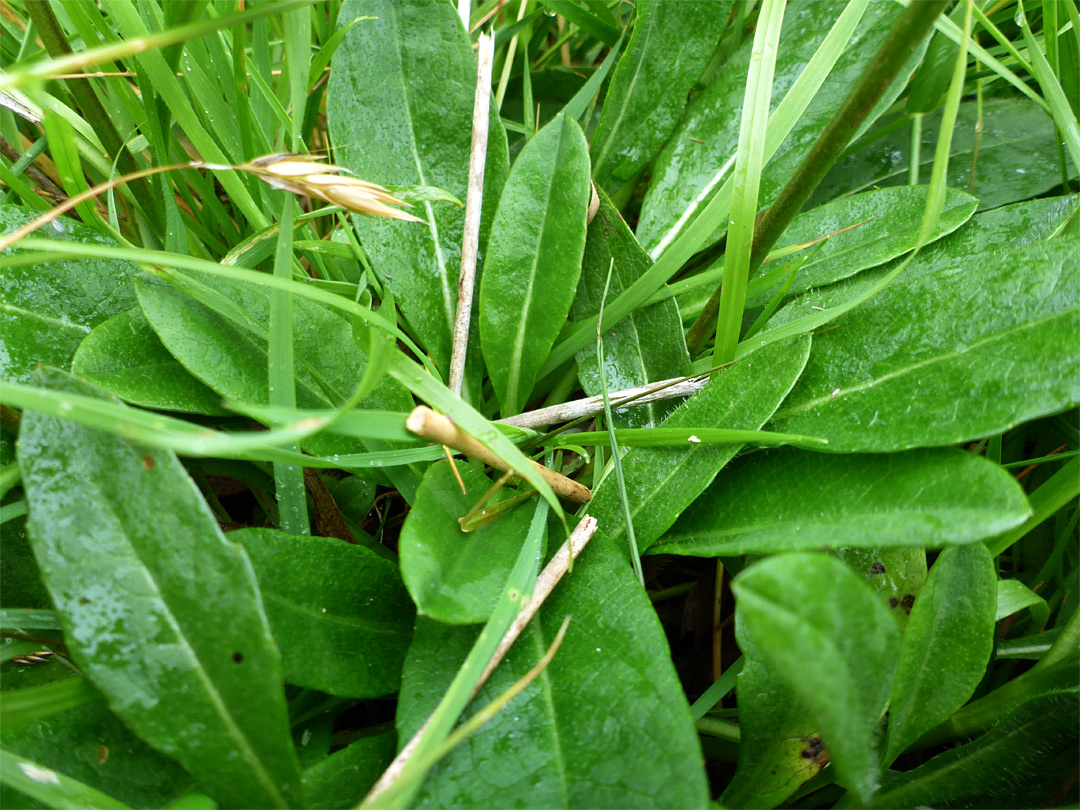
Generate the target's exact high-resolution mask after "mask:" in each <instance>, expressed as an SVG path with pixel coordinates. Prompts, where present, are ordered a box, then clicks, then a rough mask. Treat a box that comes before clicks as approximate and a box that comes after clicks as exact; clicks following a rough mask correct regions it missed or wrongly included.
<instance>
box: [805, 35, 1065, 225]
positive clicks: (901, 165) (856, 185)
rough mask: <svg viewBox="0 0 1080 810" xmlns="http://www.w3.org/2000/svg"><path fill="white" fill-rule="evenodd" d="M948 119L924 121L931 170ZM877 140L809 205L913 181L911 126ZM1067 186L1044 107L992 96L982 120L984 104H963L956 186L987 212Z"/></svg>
mask: <svg viewBox="0 0 1080 810" xmlns="http://www.w3.org/2000/svg"><path fill="white" fill-rule="evenodd" d="M953 55H954V56H955V51H954V54H953ZM940 121H941V111H940V110H939V111H938V112H935V113H931V114H929V115H927V116H926V117H925V118H924V119H923V125H922V148H921V150H920V156H921V160H922V166H923V172H924V173H925V171H926V167H927V166H928V165H929V164H930V163H931V162H932V161H933V155H934V145H935V144H936V143H937V137H938V129H939V128H940V126H939V124H940ZM882 123H883V125H886V124H887V123H890V122H882ZM976 127H979V134H978V135H976ZM873 135H874V132H871V133H869V135H868V136H867V139H866V141H867V142H866V145H865V147H864V148H862V149H859V150H856V151H853V152H852V153H851V154H850V155H848V156H847V157H843V158H841V159H840V160H839V161H837V163H836V165H835V166H834V167H833V168H832V169H831V170H830V172H829V173H828V174H827V175H825V179H824V180H822V181H821V185H819V186H818V188H817V190H816V191H815V192H814V195H813V197H811V199H810V203H809V205H811V206H813V205H817V204H820V203H822V202H824V201H825V200H831V199H834V198H836V197H838V196H840V195H843V194H851V193H854V192H856V191H862V190H864V189H868V188H871V187H881V186H895V185H903V184H905V183H907V181H908V170H909V168H910V166H911V136H910V129H909V128H908V127H901V128H900V129H897V130H896V131H895V132H892V133H891V134H887V135H884V137H881V138H877V139H873ZM976 143H978V156H977V158H976V159H975V160H974V165H975V170H974V171H975V180H974V183H972V163H973V160H972V159H973V157H974V152H975V148H976ZM1074 171H1075V170H1074ZM1074 176H1075V175H1074ZM1060 183H1061V170H1060V168H1059V166H1058V161H1057V149H1056V147H1055V135H1054V123H1053V121H1051V120H1050V118H1049V117H1048V116H1047V115H1046V113H1044V112H1043V111H1042V110H1040V109H1039V108H1038V106H1036V105H1035V104H1034V103H1032V102H1031V101H1028V100H1027V99H1022V98H995V99H988V100H987V101H985V102H983V104H982V116H981V118H980V116H979V105H978V104H977V103H976V102H974V101H966V102H964V103H962V104H961V105H960V111H959V113H958V115H957V119H956V128H955V130H954V134H953V142H952V148H951V150H950V153H949V173H948V185H949V186H951V187H952V188H962V189H965V190H967V191H968V192H969V193H971V194H974V195H975V196H976V197H978V198H979V207H980V209H982V210H985V209H987V208H996V207H997V206H999V205H1005V204H1007V203H1012V202H1017V201H1019V200H1025V199H1027V198H1029V197H1034V196H1036V195H1039V194H1043V193H1045V192H1046V191H1049V190H1050V189H1051V188H1053V187H1054V186H1056V185H1059V184H1060Z"/></svg>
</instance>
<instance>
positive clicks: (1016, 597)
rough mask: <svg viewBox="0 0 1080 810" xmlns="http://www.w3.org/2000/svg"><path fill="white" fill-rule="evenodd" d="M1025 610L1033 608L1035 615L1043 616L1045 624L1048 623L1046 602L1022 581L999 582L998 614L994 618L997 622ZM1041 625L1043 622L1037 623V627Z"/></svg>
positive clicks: (1007, 580)
mask: <svg viewBox="0 0 1080 810" xmlns="http://www.w3.org/2000/svg"><path fill="white" fill-rule="evenodd" d="M1024 608H1032V613H1033V614H1036V615H1038V614H1042V615H1043V617H1044V618H1043V621H1044V622H1045V621H1046V619H1045V617H1046V616H1048V615H1049V613H1050V611H1049V609H1048V607H1047V605H1046V600H1045V599H1043V598H1042V597H1041V596H1039V595H1038V594H1037V593H1035V592H1034V591H1033V590H1031V588H1029V587H1028V586H1027V585H1025V584H1024V583H1023V582H1021V581H1020V580H1018V579H1002V580H999V581H998V584H997V612H996V614H995V616H994V618H995V620H997V621H1001V620H1002V619H1004V618H1006V617H1008V616H1012V615H1013V614H1014V613H1016V612H1018V611H1021V610H1023V609H1024ZM1041 623H1042V622H1038V621H1036V625H1038V624H1041Z"/></svg>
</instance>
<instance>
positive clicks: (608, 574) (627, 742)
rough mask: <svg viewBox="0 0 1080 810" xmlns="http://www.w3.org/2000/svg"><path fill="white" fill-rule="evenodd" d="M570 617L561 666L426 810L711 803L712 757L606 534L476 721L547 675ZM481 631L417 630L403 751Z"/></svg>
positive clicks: (428, 625)
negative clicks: (543, 661) (511, 690)
mask: <svg viewBox="0 0 1080 810" xmlns="http://www.w3.org/2000/svg"><path fill="white" fill-rule="evenodd" d="M567 615H572V616H573V618H572V620H571V622H570V626H569V629H568V630H567V633H566V638H565V640H564V641H563V644H562V646H561V647H560V648H559V651H558V653H557V654H556V655H555V658H554V659H553V660H552V662H551V664H550V665H549V666H548V667H547V669H545V670H544V671H543V672H542V673H541V674H540V676H539V677H538V678H537V679H536V681H534V682H533V683H532V684H531V685H530V686H529V687H528V688H527V689H526V690H525V692H523V693H522V694H521V695H519V696H518V697H517V698H515V699H514V700H513V701H512V702H511V703H510V704H509V705H508V706H507V707H506V708H505V709H504V710H503V711H502V712H500V713H499V714H498V715H496V716H495V718H494V719H492V720H491V721H490V722H489V723H488V724H487V725H485V726H484V727H483V728H482V729H481V730H480V731H479V732H478V733H477V734H476V735H475V736H474V737H472V738H471V739H470V740H469V742H468V743H467V744H465V745H462V746H460V747H459V748H457V749H455V750H454V751H453V752H451V753H450V754H449V755H448V756H447V757H446V758H445V759H444V760H442V761H441V762H440V763H439V764H438V765H436V766H435V767H434V768H433V769H432V770H431V773H430V775H429V777H428V779H427V781H426V782H425V784H424V788H423V791H422V793H421V795H420V798H419V800H418V804H417V806H419V807H446V806H454V807H464V808H485V807H525V808H529V807H535V808H544V807H564V808H592V807H700V806H704V805H705V804H706V802H707V801H708V794H707V786H706V782H705V774H704V769H703V767H702V763H701V750H700V746H699V744H698V741H697V738H696V735H695V733H694V728H693V723H692V721H691V718H690V712H689V706H688V705H687V703H686V698H685V697H684V695H683V692H682V688H681V687H680V686H679V683H678V679H677V678H676V676H675V671H674V669H673V667H672V665H671V661H670V652H669V650H668V648H667V643H666V641H665V639H664V634H663V630H662V629H661V627H660V624H659V622H658V621H657V618H656V613H655V611H654V610H653V609H652V607H651V606H650V605H649V602H648V599H647V598H646V596H645V593H644V591H643V590H642V589H641V586H640V585H639V584H638V582H637V580H636V579H635V578H634V575H633V573H632V572H631V570H630V566H628V565H626V562H625V557H624V552H623V551H622V550H620V549H619V548H618V546H617V545H616V544H614V543H612V542H611V541H610V540H608V539H607V538H606V537H603V536H602V535H600V534H597V535H596V536H595V537H594V538H593V540H592V541H591V543H590V544H589V546H588V547H587V548H586V549H585V551H584V552H583V553H582V555H581V557H580V558H579V559H578V561H577V562H576V563H575V564H574V571H573V573H572V574H569V575H567V576H566V577H565V578H564V579H563V581H562V582H561V583H560V584H559V585H558V587H557V588H556V589H555V591H554V593H553V594H552V596H551V597H549V598H548V600H547V601H546V602H545V604H544V606H543V607H542V608H541V609H540V612H539V614H538V616H537V617H536V618H535V619H533V621H532V623H531V624H530V625H529V626H528V627H527V628H526V629H525V632H524V633H523V634H522V636H521V638H520V639H518V641H517V643H516V644H515V645H514V646H513V647H511V648H510V652H509V653H508V655H507V657H506V659H505V660H504V661H503V663H502V664H500V666H499V667H498V669H496V670H495V672H494V673H493V674H492V676H491V679H490V680H489V681H488V682H487V684H485V686H484V687H483V688H482V689H481V690H480V692H479V693H478V694H477V697H476V698H475V700H474V701H473V704H472V706H473V709H472V710H470V713H471V711H474V710H475V709H476V708H477V707H480V706H483V705H486V704H487V703H488V702H489V701H490V700H491V699H492V698H494V697H495V696H496V695H498V694H500V693H501V692H503V691H504V690H505V689H507V688H508V687H509V686H510V685H511V684H512V683H514V682H515V681H516V680H517V679H518V678H520V677H522V676H523V675H524V674H525V672H527V671H528V670H529V669H530V668H531V667H532V666H533V665H534V664H536V662H537V661H538V660H539V658H540V657H541V656H542V655H543V653H544V651H545V650H546V649H547V646H548V644H549V643H550V641H551V638H552V637H553V635H554V633H555V632H556V630H557V629H558V627H559V625H560V624H562V620H563V618H564V617H566V616H567ZM478 631H479V628H468V627H448V626H446V625H440V624H437V623H436V622H433V621H429V620H421V621H419V622H418V623H417V632H416V637H415V639H414V641H413V646H412V648H411V649H410V651H409V659H408V661H407V662H406V666H405V675H404V679H403V682H402V692H401V699H400V702H399V704H398V718H397V723H398V732H399V738H400V739H402V740H405V739H408V737H409V736H410V735H411V734H412V733H413V732H414V731H415V730H416V729H417V728H418V727H419V726H420V724H421V723H423V721H424V720H425V719H426V718H427V716H428V714H429V713H430V712H431V710H432V708H434V706H435V705H436V703H438V701H439V699H440V697H441V695H442V693H443V691H444V690H445V688H446V685H447V684H448V683H450V681H451V680H452V679H453V677H454V674H455V672H456V671H457V668H458V666H459V665H460V663H461V661H462V660H464V658H465V656H466V654H467V653H468V650H469V648H470V647H471V646H472V644H473V641H474V640H475V638H476V635H477V633H478ZM583 672H587V673H588V674H587V675H586V676H584V677H583V676H582V673H583Z"/></svg>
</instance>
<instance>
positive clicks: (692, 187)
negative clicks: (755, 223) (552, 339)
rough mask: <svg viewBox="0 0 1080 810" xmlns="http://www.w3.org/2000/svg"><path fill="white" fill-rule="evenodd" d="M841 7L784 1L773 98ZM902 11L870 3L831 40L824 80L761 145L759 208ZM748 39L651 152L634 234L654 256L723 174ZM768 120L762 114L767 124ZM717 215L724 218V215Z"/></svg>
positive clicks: (895, 88) (737, 120)
mask: <svg viewBox="0 0 1080 810" xmlns="http://www.w3.org/2000/svg"><path fill="white" fill-rule="evenodd" d="M842 11H843V8H842V7H841V6H840V5H839V4H838V3H836V2H835V0H811V1H810V2H798V3H789V4H788V6H787V9H786V10H785V12H784V23H783V28H782V31H781V34H780V47H779V51H778V53H777V58H776V67H775V73H774V78H773V106H775V105H776V103H777V102H779V101H780V99H781V98H783V96H784V95H785V93H786V92H787V90H788V88H790V87H791V86H792V83H793V82H795V81H796V79H797V77H798V76H799V74H800V73H802V72H803V69H804V68H805V67H806V65H807V63H808V62H809V61H810V59H811V57H813V55H814V53H815V51H816V50H817V49H818V47H819V45H821V43H822V42H823V41H824V40H825V37H826V35H827V34H828V32H829V29H830V27H831V26H832V25H833V23H834V21H836V20H837V18H838V17H839V15H840V13H841V12H842ZM902 11H903V9H902V8H901V7H900V6H899V5H894V4H880V3H871V4H869V7H868V8H867V9H866V11H865V12H864V13H863V14H862V19H861V21H860V22H859V24H858V26H857V27H856V29H855V32H854V34H852V36H851V38H850V40H848V41H847V43H846V48H845V45H844V41H843V40H842V41H841V42H840V43H837V49H838V50H840V49H842V50H843V53H841V54H840V55H839V58H837V59H836V62H835V65H834V66H833V68H832V70H831V72H830V73H829V76H828V79H827V81H825V82H824V83H823V84H822V85H821V87H820V89H818V90H817V92H816V93H815V94H814V95H813V102H812V103H811V104H810V105H809V107H808V108H807V109H806V111H805V112H804V113H803V114H802V115H801V116H800V117H799V118H798V121H797V122H796V123H795V124H794V126H793V127H792V129H791V131H790V134H789V135H788V136H787V137H786V138H785V139H784V141H783V143H782V144H780V146H779V148H778V149H777V151H776V153H775V154H774V155H772V156H771V157H769V153H768V151H766V153H765V154H766V159H767V164H766V166H765V169H764V171H763V173H762V176H761V191H760V196H759V200H758V203H759V208H766V207H768V206H769V205H770V204H771V203H772V201H773V200H774V199H775V198H776V196H777V195H778V194H779V192H780V190H781V189H782V188H783V186H784V184H785V183H786V182H787V180H788V178H789V177H790V176H791V174H792V172H793V171H794V169H795V167H796V166H798V165H799V163H800V161H801V160H802V158H803V157H804V156H805V154H806V152H807V151H808V150H809V148H810V146H811V145H812V144H813V143H814V141H815V140H817V137H818V135H819V134H820V133H821V131H822V129H824V127H825V125H826V124H827V123H828V122H829V120H830V119H831V118H832V116H833V114H834V113H835V112H836V110H837V109H838V108H839V107H840V104H841V103H842V102H843V100H844V98H845V97H846V96H847V94H848V91H849V89H850V88H851V86H852V85H853V84H854V83H855V80H856V79H857V78H858V77H859V75H860V74H861V72H862V70H863V68H864V67H865V66H866V65H867V64H869V62H870V59H871V57H872V56H873V54H874V53H875V52H876V51H877V48H878V45H880V43H881V41H882V40H884V38H885V35H886V34H887V33H888V31H889V29H890V28H891V26H892V23H893V21H894V20H895V19H896V18H897V17H898V16H899V15H900V13H901V12H902ZM751 45H752V43H751V42H750V41H747V42H746V43H744V44H743V46H742V48H740V50H739V51H737V52H736V53H735V54H734V55H733V56H732V57H731V60H730V61H729V62H728V63H727V64H726V65H724V67H723V68H722V69H721V72H720V73H719V74H718V75H717V76H716V78H714V79H713V81H712V82H711V83H710V84H709V86H708V87H706V88H705V90H704V91H703V92H702V93H701V95H700V96H699V97H698V98H696V99H694V100H693V101H692V102H691V103H690V105H689V106H688V107H687V110H686V113H685V115H684V116H683V118H682V120H681V121H680V123H679V126H678V128H676V130H675V132H674V133H673V134H672V136H671V139H670V140H669V141H668V143H667V145H666V146H665V147H664V149H663V151H662V152H661V153H660V156H659V157H658V158H657V160H656V164H655V166H654V168H653V176H652V177H653V179H652V183H651V185H650V187H649V190H648V192H647V193H646V195H645V200H644V202H643V203H642V208H641V219H640V221H639V222H638V226H637V234H638V239H640V240H641V244H642V245H644V246H645V248H646V249H647V250H648V251H649V253H650V254H651V255H652V256H653V257H654V258H655V257H656V256H658V255H659V253H660V252H661V251H662V250H664V249H665V248H666V246H667V245H669V244H671V243H672V242H673V240H674V238H675V236H676V235H677V234H678V233H681V232H683V230H684V228H685V227H686V225H688V224H689V223H690V222H692V221H693V219H694V217H695V216H697V215H698V214H699V213H700V212H701V211H702V210H703V209H704V208H705V206H706V205H707V204H708V203H709V201H710V200H712V198H713V197H714V196H715V194H716V192H717V190H718V189H719V188H720V186H721V181H722V180H723V179H725V177H726V174H727V173H725V172H724V171H723V169H722V167H725V168H726V167H727V166H728V161H729V159H730V158H731V157H732V156H733V155H734V154H735V150H736V146H737V144H738V133H739V127H740V124H741V114H740V110H741V109H742V99H743V91H744V88H745V86H746V77H747V72H748V68H749V64H750V51H751ZM919 55H920V54H918V53H917V54H916V56H919ZM912 64H913V65H914V60H913V62H912ZM902 90H903V83H902V82H894V83H893V85H892V87H891V88H890V89H889V90H888V91H886V93H885V96H884V97H883V98H882V99H881V101H880V102H879V103H878V104H877V105H876V106H875V107H874V109H873V110H872V111H870V113H869V114H868V115H867V117H866V119H865V123H864V124H863V127H864V128H865V127H867V126H869V124H870V123H871V122H873V121H874V120H875V119H877V117H878V116H879V115H881V113H882V112H883V111H884V110H885V109H886V108H887V107H888V106H889V105H890V104H891V103H892V102H893V100H894V99H895V98H896V97H897V96H898V95H899V94H900V93H901V92H902ZM776 123H777V122H773V121H770V124H772V125H776ZM723 221H724V222H725V223H726V221H727V218H726V217H725V218H724V219H723ZM724 228H726V224H725V226H724V227H722V228H720V229H719V231H717V232H716V233H714V234H713V235H712V236H711V237H710V238H709V239H708V241H707V244H712V243H714V242H716V241H717V240H718V239H719V238H720V237H721V236H722V235H723V233H724ZM704 246H705V245H702V247H704Z"/></svg>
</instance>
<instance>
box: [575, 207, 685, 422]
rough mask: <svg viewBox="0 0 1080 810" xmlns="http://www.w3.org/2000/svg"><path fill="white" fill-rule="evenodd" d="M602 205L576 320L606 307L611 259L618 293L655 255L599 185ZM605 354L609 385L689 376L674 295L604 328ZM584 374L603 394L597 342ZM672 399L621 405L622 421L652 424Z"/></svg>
mask: <svg viewBox="0 0 1080 810" xmlns="http://www.w3.org/2000/svg"><path fill="white" fill-rule="evenodd" d="M597 193H598V196H599V197H600V208H599V209H598V210H597V212H596V216H595V217H593V221H592V222H590V223H589V229H588V234H587V236H586V239H585V258H584V260H583V261H582V263H581V281H580V282H579V283H578V289H577V296H576V297H575V298H574V305H573V307H572V308H571V310H570V312H571V315H572V316H573V319H574V320H575V321H581V320H584V319H585V318H588V317H591V316H595V315H597V313H599V311H600V299H601V297H602V295H603V292H604V280H605V278H606V277H607V271H608V268H609V267H610V266H611V260H612V259H614V260H615V268H614V272H613V273H612V274H611V290H610V292H609V293H608V295H609V296H610V297H614V296H616V295H618V294H619V293H621V292H622V291H623V290H625V289H626V288H627V287H629V286H630V285H631V284H633V283H634V282H635V281H637V280H638V278H639V277H640V276H641V274H642V273H644V272H645V271H646V270H648V268H649V267H650V265H652V259H650V258H649V256H648V254H647V253H646V252H645V251H644V250H643V249H642V248H641V245H639V244H638V241H637V239H635V238H634V234H633V233H632V232H631V231H630V229H629V228H628V227H627V225H626V223H625V222H624V221H623V218H622V217H621V216H620V215H619V212H618V210H617V209H616V208H615V206H614V205H612V203H611V200H610V199H609V198H608V196H607V194H605V193H604V191H603V190H602V189H597ZM604 359H605V364H604V365H605V371H606V374H607V381H608V386H609V387H610V388H611V390H613V391H622V390H625V389H627V388H634V387H636V386H638V385H644V384H645V383H648V382H657V381H659V380H667V379H670V378H672V377H683V376H686V375H687V374H689V373H690V356H689V354H687V351H686V340H685V338H684V337H683V331H682V324H681V322H680V320H679V310H678V308H677V307H676V306H675V303H674V302H672V301H662V302H660V303H657V304H654V305H652V306H648V307H642V308H641V309H636V310H634V311H633V312H632V313H631V314H630V315H629V316H628V317H627V318H626V319H624V320H622V321H620V322H619V324H618V326H616V327H615V328H613V329H611V330H610V331H608V332H607V333H605V334H604ZM577 365H578V379H579V380H580V381H581V387H582V388H583V389H584V391H585V393H586V394H588V395H589V396H598V395H599V394H600V375H599V371H598V369H597V367H596V346H595V345H591V346H587V347H586V348H584V349H582V350H581V351H580V352H578V354H577ZM673 407H674V405H673V403H671V402H663V401H660V402H652V403H649V404H647V405H641V406H637V407H634V408H628V409H626V410H623V411H616V413H615V424H616V425H617V426H618V427H629V428H652V427H656V426H657V425H659V424H660V422H662V421H663V419H664V417H665V416H667V414H669V413H670V412H671V410H672V409H673Z"/></svg>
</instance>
